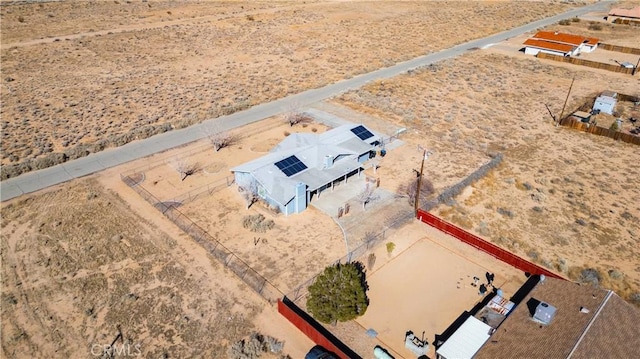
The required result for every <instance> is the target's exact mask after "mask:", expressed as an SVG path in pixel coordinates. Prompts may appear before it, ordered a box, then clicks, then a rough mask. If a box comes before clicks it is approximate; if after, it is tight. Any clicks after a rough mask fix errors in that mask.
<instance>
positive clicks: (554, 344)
mask: <svg viewBox="0 0 640 359" xmlns="http://www.w3.org/2000/svg"><path fill="white" fill-rule="evenodd" d="M516 296H518V297H519V298H518V299H514V301H517V303H518V304H516V305H515V307H513V309H510V310H509V311H508V312H507V313H506V318H505V319H503V320H502V321H498V322H497V323H498V324H497V325H492V323H491V317H488V319H486V318H484V317H482V318H481V319H482V320H478V316H479V315H478V314H477V315H476V316H475V317H470V318H469V319H467V321H472V322H473V325H466V324H467V322H465V323H464V324H463V325H462V326H461V327H460V328H459V329H457V330H456V332H455V333H453V335H451V336H450V337H449V339H448V340H447V341H446V342H445V343H444V344H443V345H442V346H440V347H439V348H438V350H437V351H436V353H437V354H438V357H439V358H445V356H443V355H441V352H442V350H443V348H444V349H445V350H446V349H447V348H446V347H445V346H446V345H447V343H448V342H449V341H450V340H452V339H454V337H456V335H457V334H458V331H460V330H462V333H461V334H464V333H468V334H467V336H466V339H465V338H463V339H465V340H462V341H460V337H461V335H458V337H459V338H458V340H459V342H460V343H467V345H468V346H467V347H466V348H467V351H464V352H458V351H454V352H452V353H451V354H452V355H463V357H466V358H471V357H473V358H474V359H484V358H529V359H536V358H544V359H547V358H550V359H553V358H634V357H637V354H638V353H637V351H638V347H640V330H639V329H638V328H639V327H638V323H640V310H638V308H636V307H634V306H633V305H632V304H630V303H627V302H625V301H624V300H623V299H622V298H620V297H619V296H618V295H616V294H615V293H614V292H613V291H610V290H605V289H601V288H597V287H594V286H592V285H586V284H582V285H581V284H577V283H573V282H570V281H565V280H561V279H555V278H544V276H532V277H530V278H529V280H528V281H527V283H525V284H524V285H523V287H522V289H521V291H519V293H516V294H515V295H514V297H516ZM485 322H488V324H487V323H485ZM481 324H484V325H481ZM487 331H488V332H487ZM478 343H481V344H478ZM452 348H453V347H452ZM456 348H459V349H463V348H461V347H460V346H457V347H456ZM454 349H455V348H454ZM474 350H475V351H474ZM445 354H446V352H445ZM446 358H448V359H450V358H449V357H446Z"/></svg>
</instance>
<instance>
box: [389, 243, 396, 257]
mask: <svg viewBox="0 0 640 359" xmlns="http://www.w3.org/2000/svg"><path fill="white" fill-rule="evenodd" d="M394 249H396V244H395V243H393V242H389V243H387V253H388V254H389V255H391V253H393V250H394Z"/></svg>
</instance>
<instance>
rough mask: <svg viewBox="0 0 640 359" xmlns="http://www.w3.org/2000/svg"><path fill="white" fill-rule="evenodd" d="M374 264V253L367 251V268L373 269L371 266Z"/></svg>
mask: <svg viewBox="0 0 640 359" xmlns="http://www.w3.org/2000/svg"><path fill="white" fill-rule="evenodd" d="M375 264H376V254H375V253H369V256H368V257H367V268H369V270H370V271H371V270H373V266H374V265H375Z"/></svg>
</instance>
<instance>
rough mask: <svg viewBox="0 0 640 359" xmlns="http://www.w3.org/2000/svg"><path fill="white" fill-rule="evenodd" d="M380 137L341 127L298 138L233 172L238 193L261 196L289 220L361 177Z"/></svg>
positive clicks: (357, 128) (353, 127) (362, 129)
mask: <svg viewBox="0 0 640 359" xmlns="http://www.w3.org/2000/svg"><path fill="white" fill-rule="evenodd" d="M380 140H381V137H380V136H378V135H375V134H374V133H373V131H370V130H369V129H368V128H366V127H365V126H363V125H354V124H350V125H343V126H340V127H337V128H334V129H332V130H329V131H327V132H325V133H322V134H315V133H294V134H291V135H289V136H288V137H287V138H285V139H284V140H283V141H282V142H280V144H278V145H277V146H276V147H275V148H273V149H272V150H271V153H269V154H267V155H265V156H263V157H260V158H258V159H256V160H253V161H250V162H247V163H244V164H242V165H240V166H237V167H235V168H232V169H231V172H233V173H234V176H235V181H236V183H237V184H238V187H240V188H249V187H250V184H252V183H254V184H255V187H256V189H257V193H258V195H259V196H260V198H262V199H263V200H265V201H266V202H267V203H269V205H271V206H274V207H277V208H278V209H279V210H280V211H281V212H282V213H284V214H285V215H289V214H292V213H300V212H302V211H304V210H305V209H306V208H307V205H308V204H309V202H310V201H311V199H312V197H313V196H320V193H321V192H322V191H323V190H325V189H328V188H332V187H333V185H334V183H335V182H337V181H341V180H345V181H346V180H347V178H348V177H350V176H352V175H355V174H359V173H360V171H361V169H362V163H363V162H365V161H366V160H368V159H369V158H370V157H371V154H372V151H373V150H374V149H375V147H376V146H377V145H378V144H379V143H380Z"/></svg>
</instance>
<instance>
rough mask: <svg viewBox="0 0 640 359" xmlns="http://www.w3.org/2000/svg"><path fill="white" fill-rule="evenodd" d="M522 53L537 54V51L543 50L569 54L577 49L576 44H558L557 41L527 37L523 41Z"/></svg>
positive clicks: (548, 52)
mask: <svg viewBox="0 0 640 359" xmlns="http://www.w3.org/2000/svg"><path fill="white" fill-rule="evenodd" d="M524 45H525V48H524V53H525V54H527V55H534V56H535V55H537V54H538V53H539V52H544V53H547V54H552V55H560V56H570V55H573V54H574V51H577V49H578V47H577V46H571V45H567V44H559V43H557V42H551V41H545V40H539V39H527V41H525V42H524Z"/></svg>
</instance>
